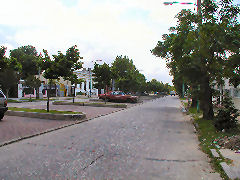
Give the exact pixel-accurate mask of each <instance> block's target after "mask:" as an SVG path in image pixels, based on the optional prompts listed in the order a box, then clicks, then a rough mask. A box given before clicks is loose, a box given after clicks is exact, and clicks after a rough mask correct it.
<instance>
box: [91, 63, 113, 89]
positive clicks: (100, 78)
mask: <svg viewBox="0 0 240 180" xmlns="http://www.w3.org/2000/svg"><path fill="white" fill-rule="evenodd" d="M93 73H94V78H93V80H94V82H96V84H94V86H95V87H96V88H97V89H105V88H106V86H108V87H109V86H110V83H111V79H112V72H111V68H110V66H109V65H108V64H106V63H104V64H103V65H100V64H97V63H95V64H94V69H93Z"/></svg>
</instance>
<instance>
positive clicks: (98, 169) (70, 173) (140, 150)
mask: <svg viewBox="0 0 240 180" xmlns="http://www.w3.org/2000/svg"><path fill="white" fill-rule="evenodd" d="M179 106H180V101H179V99H178V98H177V97H170V96H168V97H164V98H160V99H156V100H154V101H149V102H146V103H144V104H142V105H137V106H134V107H132V108H129V109H126V110H124V111H120V112H117V113H113V114H110V115H107V116H104V117H100V118H95V119H94V120H92V121H88V122H84V123H81V124H78V125H75V126H72V127H68V128H64V129H60V130H58V131H55V132H51V133H48V134H44V135H41V136H37V137H34V138H31V139H26V140H23V141H20V142H18V143H14V144H10V145H7V146H4V147H1V148H0V179H14V180H15V179H144V180H145V179H168V180H169V179H174V180H175V179H184V180H186V179H199V180H200V179H221V178H220V177H219V175H218V174H215V173H213V172H212V169H211V167H210V165H209V164H208V159H207V157H206V155H205V154H203V153H202V152H201V151H200V150H199V149H198V141H197V137H196V135H195V134H194V133H193V126H192V124H191V123H190V122H189V120H187V119H186V118H184V116H183V115H182V113H181V112H180V110H179Z"/></svg>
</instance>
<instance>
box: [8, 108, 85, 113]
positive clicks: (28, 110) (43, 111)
mask: <svg viewBox="0 0 240 180" xmlns="http://www.w3.org/2000/svg"><path fill="white" fill-rule="evenodd" d="M8 109H9V110H11V111H24V112H37V113H49V114H82V113H81V112H73V111H57V110H50V111H49V112H47V110H45V109H29V108H16V107H8Z"/></svg>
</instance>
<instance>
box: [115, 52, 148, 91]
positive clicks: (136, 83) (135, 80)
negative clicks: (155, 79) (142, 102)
mask: <svg viewBox="0 0 240 180" xmlns="http://www.w3.org/2000/svg"><path fill="white" fill-rule="evenodd" d="M111 72H112V75H113V79H114V80H115V82H116V86H117V87H118V88H119V89H120V90H122V91H126V92H136V91H138V90H139V88H141V84H143V83H145V77H144V75H142V74H141V73H139V71H138V70H137V68H136V67H135V65H134V64H133V60H130V59H129V58H128V57H127V56H124V57H123V56H117V57H116V59H115V61H114V62H113V63H112V67H111Z"/></svg>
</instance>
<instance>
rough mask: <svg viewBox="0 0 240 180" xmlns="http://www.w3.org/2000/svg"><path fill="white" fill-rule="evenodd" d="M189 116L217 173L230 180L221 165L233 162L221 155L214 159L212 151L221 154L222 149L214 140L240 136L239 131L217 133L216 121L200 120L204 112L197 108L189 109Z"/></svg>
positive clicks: (201, 146) (203, 149)
mask: <svg viewBox="0 0 240 180" xmlns="http://www.w3.org/2000/svg"><path fill="white" fill-rule="evenodd" d="M184 106H185V107H187V104H185V103H184ZM188 114H190V115H191V116H192V117H193V119H194V124H195V127H196V129H197V133H198V140H199V142H200V144H199V145H200V148H201V149H202V151H203V152H204V153H206V154H207V155H208V156H209V157H210V159H211V160H210V163H211V165H212V167H213V168H214V169H215V171H216V172H218V173H219V174H220V176H221V177H222V178H223V179H226V180H228V179H229V178H228V176H227V175H226V173H225V172H224V170H223V169H222V167H221V165H220V163H221V162H226V163H227V164H230V163H231V160H229V159H227V158H224V157H223V156H221V154H220V158H216V157H213V155H212V153H211V151H210V149H216V151H217V152H218V153H219V148H220V147H219V146H218V145H217V144H214V140H215V139H217V138H220V137H225V136H232V135H237V134H240V132H239V130H232V131H231V132H222V131H217V130H216V128H215V127H214V124H213V123H214V121H213V120H205V119H203V118H200V117H202V112H201V111H200V112H197V108H189V109H188ZM238 129H239V128H238Z"/></svg>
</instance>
